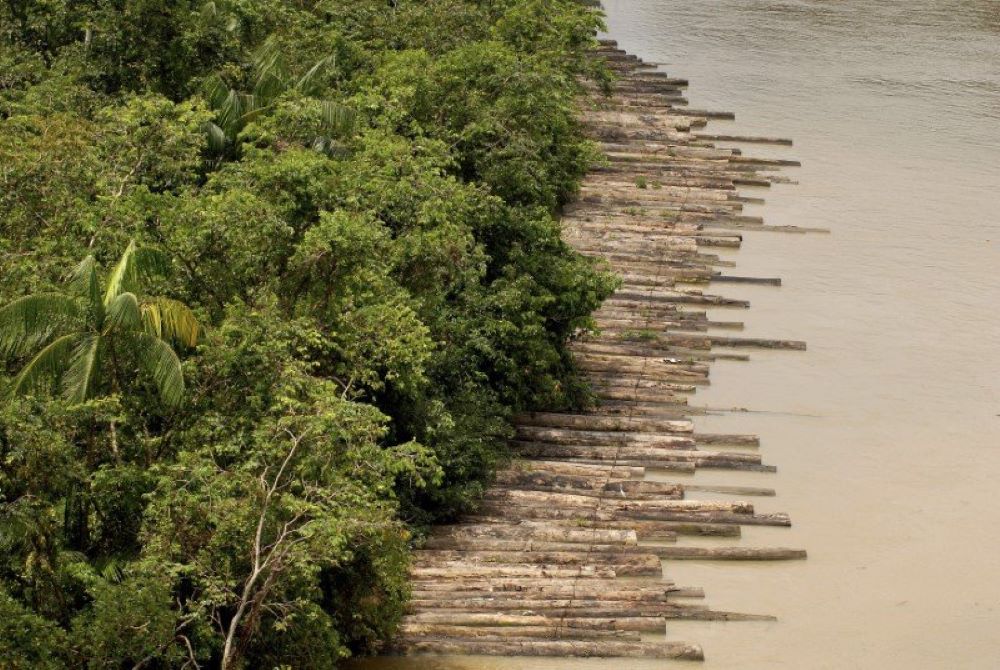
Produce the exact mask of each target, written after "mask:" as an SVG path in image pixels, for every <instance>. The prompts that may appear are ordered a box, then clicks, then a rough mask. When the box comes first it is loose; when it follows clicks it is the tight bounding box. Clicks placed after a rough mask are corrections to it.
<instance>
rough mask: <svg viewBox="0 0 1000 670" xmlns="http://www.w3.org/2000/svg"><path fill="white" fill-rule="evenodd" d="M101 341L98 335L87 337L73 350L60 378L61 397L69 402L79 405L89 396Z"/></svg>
mask: <svg viewBox="0 0 1000 670" xmlns="http://www.w3.org/2000/svg"><path fill="white" fill-rule="evenodd" d="M103 340H104V338H103V337H101V336H100V335H87V336H86V337H84V338H82V339H81V340H80V342H79V343H78V344H77V345H76V346H75V347H74V348H73V354H72V357H71V359H70V363H69V368H68V369H67V370H66V372H65V374H63V378H62V393H63V397H65V398H66V399H67V400H69V401H70V402H74V403H81V402H83V401H84V400H86V399H87V398H88V397H89V396H90V391H91V389H92V388H93V384H94V377H95V375H96V373H97V370H98V369H99V368H100V364H101V343H102V341H103Z"/></svg>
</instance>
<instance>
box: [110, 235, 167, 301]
mask: <svg viewBox="0 0 1000 670" xmlns="http://www.w3.org/2000/svg"><path fill="white" fill-rule="evenodd" d="M169 269H170V258H169V257H168V256H167V255H166V254H164V253H163V252H161V251H158V250H156V249H151V248H149V247H142V248H140V247H138V246H136V243H135V240H132V241H131V242H129V243H128V246H127V247H126V248H125V252H124V253H122V257H121V258H120V259H119V260H118V264H117V265H115V269H114V270H112V272H111V276H110V277H108V285H107V288H106V289H105V291H104V306H105V308H107V307H108V306H110V304H111V303H112V301H114V299H115V298H117V297H118V296H119V295H121V294H122V293H127V292H132V293H135V292H137V290H138V288H139V280H140V279H149V278H151V277H154V276H156V275H162V274H166V273H167V271H168V270H169Z"/></svg>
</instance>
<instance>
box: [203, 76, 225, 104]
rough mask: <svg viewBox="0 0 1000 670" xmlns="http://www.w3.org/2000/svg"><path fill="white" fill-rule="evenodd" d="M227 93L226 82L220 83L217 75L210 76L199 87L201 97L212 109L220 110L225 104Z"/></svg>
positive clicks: (220, 79)
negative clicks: (203, 97) (202, 96)
mask: <svg viewBox="0 0 1000 670" xmlns="http://www.w3.org/2000/svg"><path fill="white" fill-rule="evenodd" d="M229 91H230V88H229V87H228V86H226V82H224V81H222V77H220V76H218V75H212V76H210V77H209V78H208V79H206V80H205V83H204V84H202V87H201V92H202V95H204V96H205V99H206V100H208V104H209V106H210V107H211V108H212V109H221V108H222V106H223V105H224V104H226V98H228V97H229Z"/></svg>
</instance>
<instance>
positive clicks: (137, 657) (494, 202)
mask: <svg viewBox="0 0 1000 670" xmlns="http://www.w3.org/2000/svg"><path fill="white" fill-rule="evenodd" d="M597 24H598V18H597V17H595V15H594V14H592V13H590V12H588V11H587V10H585V9H584V8H582V7H581V5H580V4H579V3H577V2H576V1H575V0H440V1H437V0H436V1H434V2H430V1H425V2H415V1H408V0H395V1H388V0H338V1H337V2H333V1H328V0H313V1H310V2H291V1H289V0H259V1H256V2H245V1H242V0H216V1H215V2H206V1H204V0H139V1H136V2H122V1H120V0H84V1H82V2H69V1H68V0H49V1H46V2H37V1H36V0H10V1H9V2H6V3H3V5H2V6H0V26H3V30H2V32H0V357H2V360H0V396H2V403H0V667H3V668H12V669H20V668H121V667H128V668H157V669H159V668H182V667H188V668H193V667H203V668H213V667H215V668H220V667H221V668H227V669H235V668H241V667H245V668H272V667H277V666H288V667H293V668H329V667H333V666H334V665H335V664H336V663H337V662H338V661H339V660H340V659H342V658H345V657H347V656H349V655H351V654H358V653H369V652H374V651H377V650H378V649H379V648H380V645H381V644H382V642H383V641H384V640H385V639H386V638H387V637H388V636H389V635H390V634H391V632H392V630H393V628H394V626H395V624H396V622H397V621H398V619H399V617H400V616H401V614H402V611H403V608H404V605H405V600H406V597H407V592H406V571H407V561H408V547H409V544H410V542H411V541H412V538H413V537H414V536H418V535H419V534H420V533H421V532H422V530H423V529H424V528H425V527H426V525H427V524H429V523H432V522H434V521H437V520H441V519H447V518H450V517H453V516H454V515H456V514H458V513H460V512H462V511H464V510H467V509H469V508H470V507H472V506H474V505H475V504H476V501H477V499H478V497H479V496H480V494H481V492H482V491H483V489H484V487H485V486H486V485H487V484H488V482H489V480H490V477H491V475H492V473H493V472H494V471H495V469H496V467H497V466H498V465H500V464H502V463H503V462H504V459H505V458H506V453H505V446H504V445H505V442H506V440H507V438H508V437H509V435H510V434H511V429H510V420H511V417H512V415H513V414H514V413H515V412H518V411H521V410H524V409H528V408H558V407H568V406H575V405H580V404H582V403H585V402H586V401H587V397H588V394H587V389H586V388H585V386H584V385H583V383H582V382H581V381H580V379H579V378H578V377H577V375H576V374H575V371H574V369H573V367H572V364H571V360H570V358H569V356H568V353H567V350H566V347H565V344H566V342H567V341H568V340H569V339H570V338H572V337H573V336H574V335H575V334H576V333H578V332H579V331H580V330H581V329H586V328H588V327H589V326H590V319H589V314H590V313H591V311H592V310H593V309H594V308H596V306H597V305H598V304H599V303H600V301H601V300H602V299H603V298H604V297H605V296H606V295H607V294H608V293H609V292H610V291H611V290H612V288H613V286H614V280H613V278H612V277H611V276H610V275H609V274H607V273H606V272H604V271H603V270H602V269H600V268H597V267H595V266H593V265H592V264H591V263H590V262H588V261H587V260H586V259H585V258H583V257H581V256H580V255H578V254H576V253H575V252H573V251H572V250H571V249H570V248H569V247H567V246H566V245H565V244H564V243H563V242H562V241H561V240H560V237H559V232H560V229H559V224H558V221H557V219H556V213H557V212H558V208H559V207H560V205H561V204H562V203H564V202H565V201H566V199H567V198H568V197H569V196H570V195H571V194H572V193H573V192H574V190H575V189H576V187H577V185H578V183H579V180H580V178H581V177H582V175H583V173H584V172H585V170H586V168H587V166H588V165H589V164H590V163H591V161H592V160H594V158H595V154H594V150H593V148H592V146H591V145H590V144H588V143H587V142H586V141H585V140H584V139H583V137H582V135H581V132H580V128H579V126H578V124H577V121H576V118H575V105H576V97H577V96H578V95H579V93H580V91H579V85H578V83H577V80H578V77H580V76H593V77H596V78H599V79H600V78H602V77H603V76H604V73H602V72H600V71H595V70H593V69H592V66H591V65H589V61H588V60H587V59H586V58H585V57H584V52H585V51H586V49H587V48H588V47H589V45H590V44H591V42H592V39H593V37H592V35H593V31H594V29H595V28H596V27H597ZM81 258H83V259H84V260H83V261H82V262H81V261H80V259H81ZM101 267H105V268H110V269H109V270H108V271H102V270H101ZM74 268H75V269H74Z"/></svg>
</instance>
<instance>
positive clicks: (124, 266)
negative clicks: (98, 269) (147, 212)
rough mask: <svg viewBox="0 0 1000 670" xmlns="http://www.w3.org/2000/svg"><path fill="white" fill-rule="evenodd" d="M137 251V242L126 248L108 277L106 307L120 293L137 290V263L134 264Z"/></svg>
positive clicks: (130, 243)
mask: <svg viewBox="0 0 1000 670" xmlns="http://www.w3.org/2000/svg"><path fill="white" fill-rule="evenodd" d="M135 251H136V246H135V240H132V241H131V242H129V243H128V246H127V247H126V248H125V252H124V253H123V254H122V257H121V258H120V259H119V260H118V264H117V265H116V266H115V269H114V270H112V271H111V276H110V277H108V286H107V289H106V290H105V291H104V305H105V306H107V305H109V304H110V303H111V301H112V300H114V299H115V298H116V297H118V294H119V293H122V292H123V291H128V290H132V289H134V288H136V284H137V283H138V277H137V275H136V272H135V263H133V260H134V258H135Z"/></svg>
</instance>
